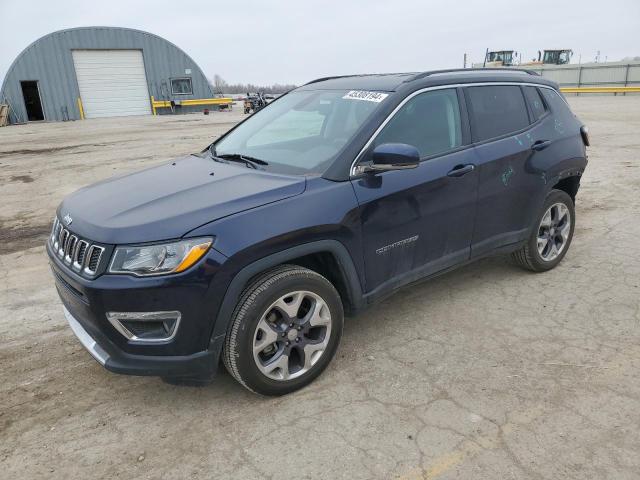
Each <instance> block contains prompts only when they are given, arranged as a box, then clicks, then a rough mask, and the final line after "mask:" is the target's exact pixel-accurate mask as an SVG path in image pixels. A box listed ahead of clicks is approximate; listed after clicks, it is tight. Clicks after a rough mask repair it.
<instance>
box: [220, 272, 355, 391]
mask: <svg viewBox="0 0 640 480" xmlns="http://www.w3.org/2000/svg"><path fill="white" fill-rule="evenodd" d="M342 326H343V311H342V303H341V301H340V296H339V294H338V292H337V291H336V289H335V288H334V287H333V285H332V284H331V283H330V282H329V281H328V280H327V279H326V278H324V277H323V276H322V275H319V274H318V273H316V272H313V271H311V270H308V269H306V268H302V267H298V266H295V265H285V266H282V267H278V268H276V269H274V270H271V271H269V272H266V273H265V274H264V275H262V276H260V277H259V278H258V279H256V280H255V281H254V282H253V283H252V284H251V285H250V286H249V287H248V288H247V289H246V290H245V292H244V293H243V295H242V296H241V299H240V301H239V303H238V306H237V307H236V310H235V312H234V314H233V318H232V320H231V327H230V330H229V333H228V334H227V339H226V342H225V347H224V352H223V359H224V363H225V366H226V367H227V370H229V372H230V373H231V375H233V377H234V378H235V379H236V380H238V381H239V382H240V383H241V384H242V385H244V386H245V387H246V388H248V389H249V390H252V391H254V392H257V393H261V394H264V395H283V394H286V393H289V392H292V391H294V390H297V389H299V388H302V387H304V386H305V385H308V384H309V383H311V382H312V381H313V380H314V379H315V378H316V377H317V376H318V375H320V373H322V371H323V370H324V369H325V368H326V366H327V365H328V364H329V362H330V361H331V359H332V357H333V356H334V354H335V351H336V349H337V348H338V343H339V341H340V337H341V335H342Z"/></svg>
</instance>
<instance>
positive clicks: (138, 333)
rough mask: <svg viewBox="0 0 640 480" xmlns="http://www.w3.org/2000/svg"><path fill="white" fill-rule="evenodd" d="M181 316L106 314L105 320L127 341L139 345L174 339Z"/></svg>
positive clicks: (162, 313)
mask: <svg viewBox="0 0 640 480" xmlns="http://www.w3.org/2000/svg"><path fill="white" fill-rule="evenodd" d="M180 317H181V314H180V312H178V311H177V310H173V311H168V312H107V320H109V322H110V323H111V325H113V326H114V327H115V329H116V330H118V332H120V333H121V334H122V335H124V336H125V337H126V338H127V339H128V340H131V341H133V342H141V343H160V342H167V341H169V340H171V339H172V338H173V337H175V335H176V332H177V331H178V326H179V325H180Z"/></svg>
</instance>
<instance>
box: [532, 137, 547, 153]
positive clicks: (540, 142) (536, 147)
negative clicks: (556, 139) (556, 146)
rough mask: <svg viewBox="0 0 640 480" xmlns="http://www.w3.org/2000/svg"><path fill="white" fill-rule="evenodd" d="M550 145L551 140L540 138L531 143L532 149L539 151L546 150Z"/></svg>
mask: <svg viewBox="0 0 640 480" xmlns="http://www.w3.org/2000/svg"><path fill="white" fill-rule="evenodd" d="M549 145H551V140H538V141H537V142H535V143H534V144H533V145H531V150H535V151H536V152H539V151H540V150H544V149H545V148H547V147H548V146H549Z"/></svg>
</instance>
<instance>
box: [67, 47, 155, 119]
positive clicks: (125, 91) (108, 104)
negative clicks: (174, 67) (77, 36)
mask: <svg viewBox="0 0 640 480" xmlns="http://www.w3.org/2000/svg"><path fill="white" fill-rule="evenodd" d="M73 63H74V65H75V68H76V77H77V79H78V86H79V87H80V97H81V98H82V106H83V107H84V115H85V117H86V118H97V117H120V116H125V115H149V114H151V106H150V103H149V102H150V98H149V90H148V88H147V77H146V75H145V73H144V61H143V59H142V52H141V51H140V50H74V51H73Z"/></svg>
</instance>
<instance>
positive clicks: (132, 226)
mask: <svg viewBox="0 0 640 480" xmlns="http://www.w3.org/2000/svg"><path fill="white" fill-rule="evenodd" d="M305 183H306V182H305V179H304V177H295V176H287V175H277V174H272V173H268V172H264V171H261V170H254V169H250V168H247V167H245V166H244V165H243V164H224V163H219V162H214V161H213V160H212V159H211V158H208V157H207V158H201V157H199V156H195V155H192V156H189V157H185V158H182V159H179V160H176V161H175V162H171V163H169V164H166V165H161V166H158V167H152V168H149V169H146V170H142V171H140V172H136V173H132V174H129V175H125V176H121V177H115V178H112V179H109V180H105V181H102V182H100V183H96V184H94V185H91V186H88V187H85V188H82V189H80V190H78V191H77V192H75V193H73V194H71V195H69V196H68V197H67V198H65V199H64V201H63V202H62V203H61V204H60V207H58V218H60V219H62V218H63V217H65V216H66V215H69V216H70V217H71V224H69V229H70V230H71V231H72V232H74V233H76V234H78V235H80V236H82V237H85V238H87V239H90V240H93V241H96V242H101V243H108V244H123V243H142V242H153V241H158V240H168V239H174V238H179V237H182V236H183V235H184V234H186V233H187V232H189V231H191V230H193V229H194V228H197V227H199V226H201V225H203V224H205V223H209V222H212V221H215V220H218V219H220V218H222V217H226V216H228V215H233V214H234V213H238V212H242V211H244V210H249V209H251V208H256V207H260V206H262V205H266V204H268V203H272V202H277V201H278V200H282V199H285V198H288V197H292V196H295V195H300V194H301V193H302V192H304V189H305Z"/></svg>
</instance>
